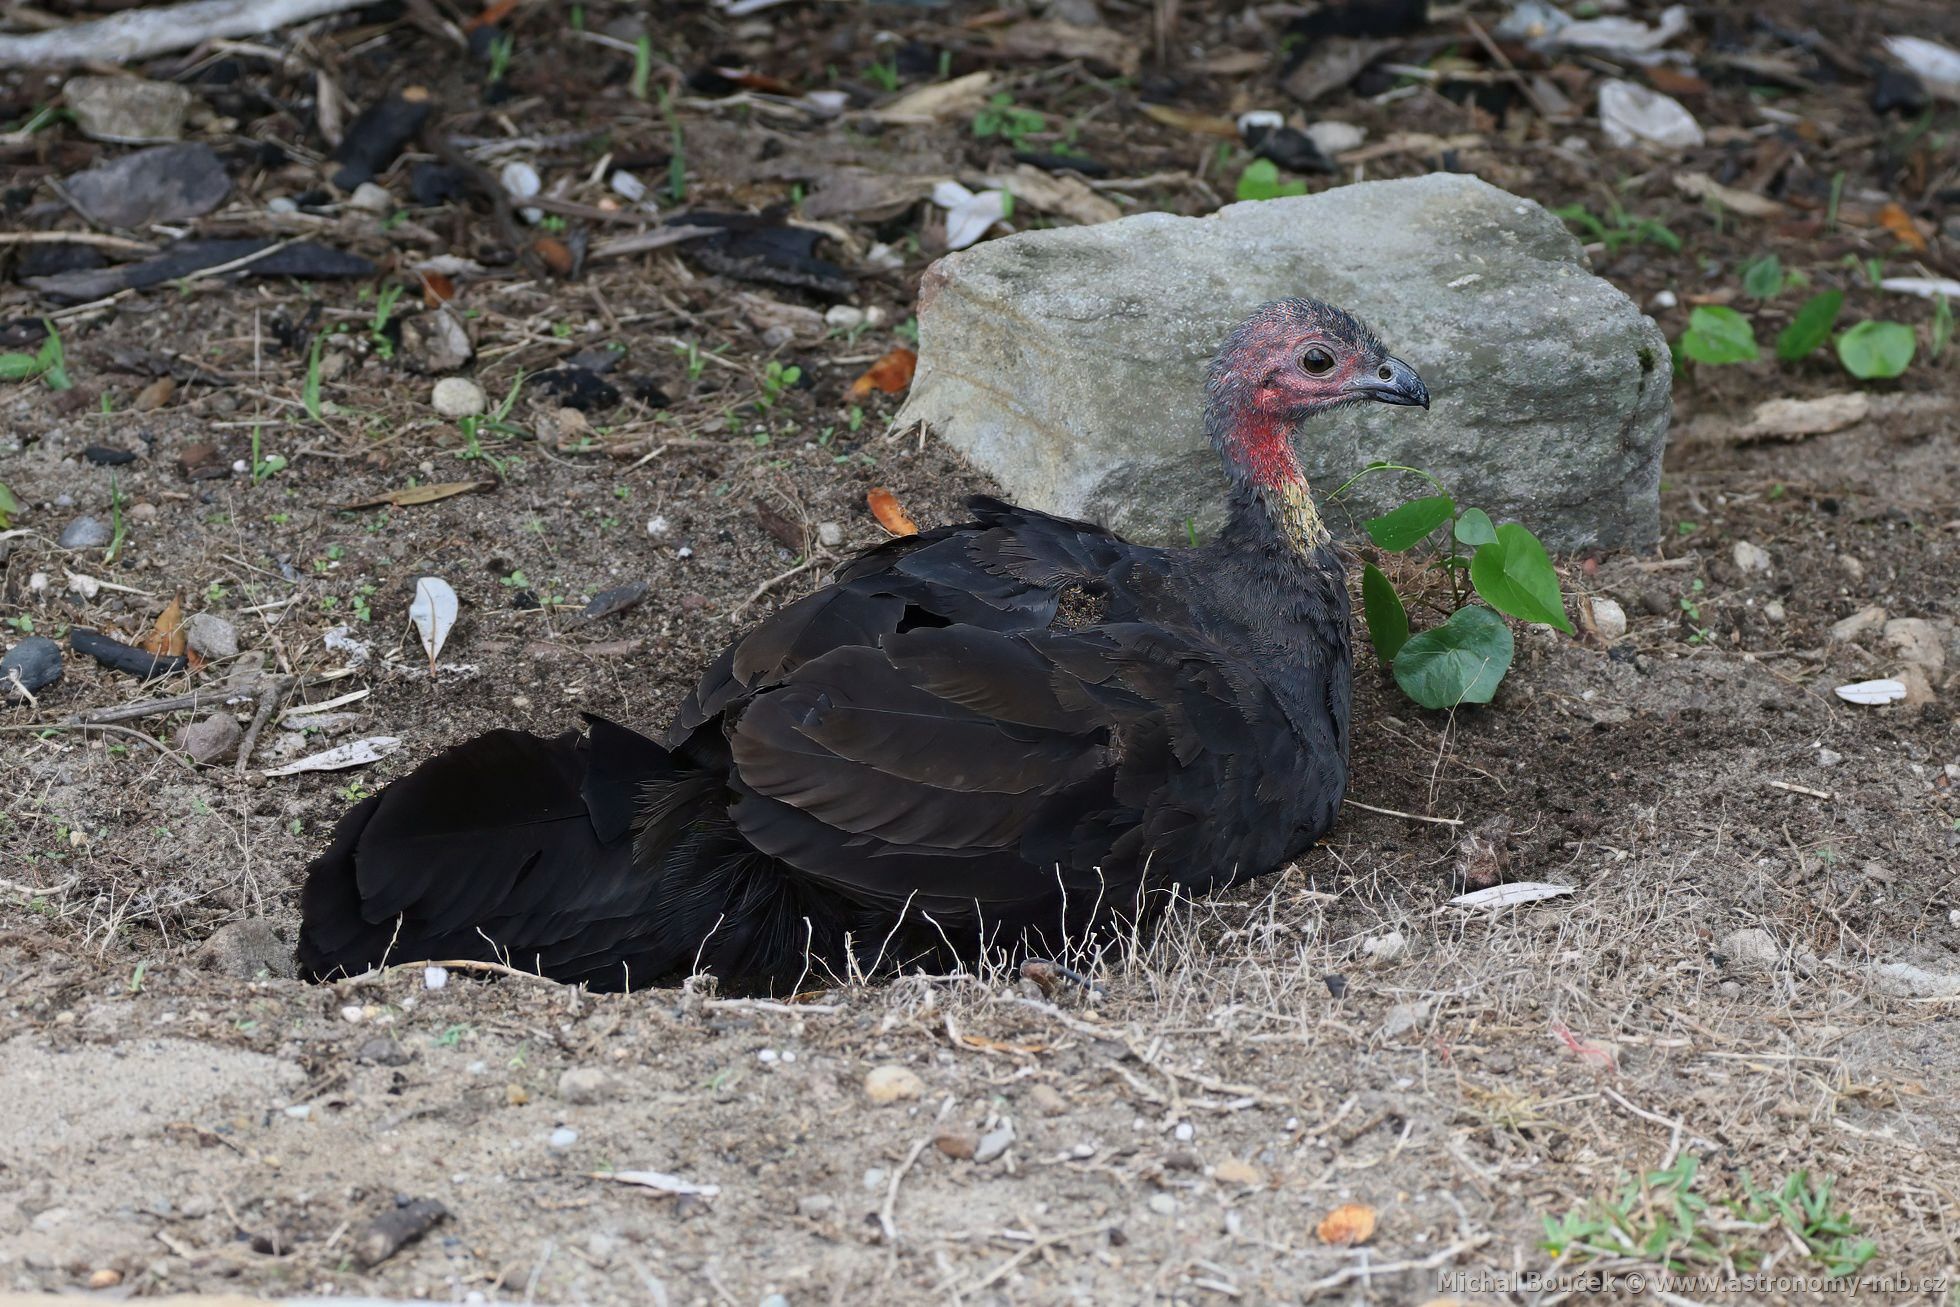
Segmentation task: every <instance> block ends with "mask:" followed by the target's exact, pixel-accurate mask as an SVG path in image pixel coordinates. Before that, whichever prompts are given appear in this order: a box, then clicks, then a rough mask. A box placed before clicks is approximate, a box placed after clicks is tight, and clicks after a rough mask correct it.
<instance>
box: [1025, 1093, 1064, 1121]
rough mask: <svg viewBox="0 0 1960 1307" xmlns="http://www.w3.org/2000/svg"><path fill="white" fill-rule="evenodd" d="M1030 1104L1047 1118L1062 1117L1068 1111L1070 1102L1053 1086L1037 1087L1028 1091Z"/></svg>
mask: <svg viewBox="0 0 1960 1307" xmlns="http://www.w3.org/2000/svg"><path fill="white" fill-rule="evenodd" d="M1028 1102H1030V1103H1032V1104H1033V1105H1034V1107H1035V1110H1037V1111H1039V1112H1041V1113H1042V1114H1043V1115H1045V1116H1060V1115H1061V1114H1062V1113H1064V1112H1066V1111H1068V1100H1067V1099H1066V1098H1063V1097H1062V1095H1061V1091H1059V1090H1057V1089H1056V1088H1055V1087H1054V1086H1053V1085H1035V1086H1033V1087H1032V1088H1030V1089H1029V1090H1028Z"/></svg>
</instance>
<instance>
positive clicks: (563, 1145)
mask: <svg viewBox="0 0 1960 1307" xmlns="http://www.w3.org/2000/svg"><path fill="white" fill-rule="evenodd" d="M546 1142H547V1143H549V1144H550V1145H551V1146H552V1147H553V1148H555V1149H557V1150H558V1151H560V1152H563V1151H564V1150H565V1149H567V1148H570V1147H571V1146H572V1145H573V1144H575V1143H577V1142H578V1131H576V1130H574V1129H572V1128H571V1127H570V1126H568V1125H561V1126H559V1127H558V1128H557V1129H556V1130H553V1131H552V1132H551V1138H550V1139H548V1140H546Z"/></svg>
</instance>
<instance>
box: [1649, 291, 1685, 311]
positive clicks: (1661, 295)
mask: <svg viewBox="0 0 1960 1307" xmlns="http://www.w3.org/2000/svg"><path fill="white" fill-rule="evenodd" d="M1680 302H1681V297H1680V296H1678V295H1676V294H1675V293H1674V292H1673V291H1671V290H1663V291H1656V292H1655V293H1654V298H1653V299H1651V300H1648V301H1647V307H1648V308H1651V309H1671V308H1673V307H1674V306H1675V305H1677V304H1679V303H1680Z"/></svg>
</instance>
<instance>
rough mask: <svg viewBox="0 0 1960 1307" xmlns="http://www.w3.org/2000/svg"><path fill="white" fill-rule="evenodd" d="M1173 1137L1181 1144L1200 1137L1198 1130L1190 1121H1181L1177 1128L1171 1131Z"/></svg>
mask: <svg viewBox="0 0 1960 1307" xmlns="http://www.w3.org/2000/svg"><path fill="white" fill-rule="evenodd" d="M1171 1137H1172V1138H1173V1139H1175V1140H1177V1142H1179V1143H1180V1144H1188V1143H1190V1142H1191V1141H1192V1140H1193V1139H1196V1138H1197V1137H1198V1132H1197V1130H1196V1129H1195V1128H1193V1126H1192V1125H1191V1123H1190V1122H1189V1121H1179V1122H1178V1123H1177V1128H1176V1129H1175V1130H1173V1131H1171Z"/></svg>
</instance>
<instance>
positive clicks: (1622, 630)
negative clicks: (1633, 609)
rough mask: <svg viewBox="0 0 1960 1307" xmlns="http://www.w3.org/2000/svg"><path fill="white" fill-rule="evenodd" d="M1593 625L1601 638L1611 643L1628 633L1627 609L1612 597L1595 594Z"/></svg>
mask: <svg viewBox="0 0 1960 1307" xmlns="http://www.w3.org/2000/svg"><path fill="white" fill-rule="evenodd" d="M1592 615H1593V626H1594V627H1595V628H1596V629H1597V630H1598V631H1599V638H1600V639H1602V640H1604V641H1606V643H1608V644H1611V643H1613V641H1615V640H1617V639H1619V638H1620V637H1621V636H1623V635H1625V634H1626V633H1627V610H1626V609H1624V608H1622V607H1620V605H1619V604H1618V603H1617V602H1616V601H1614V600H1612V599H1602V598H1600V597H1599V596H1597V595H1595V596H1594V597H1593V601H1592Z"/></svg>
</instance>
